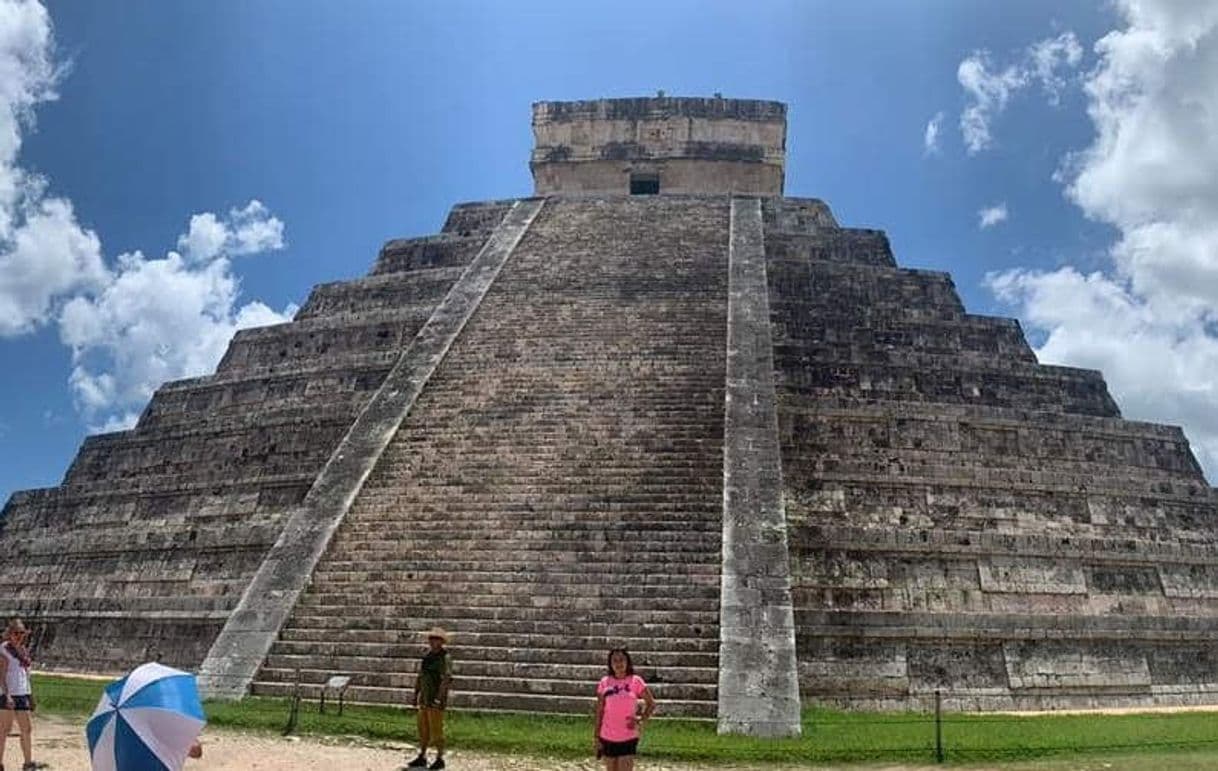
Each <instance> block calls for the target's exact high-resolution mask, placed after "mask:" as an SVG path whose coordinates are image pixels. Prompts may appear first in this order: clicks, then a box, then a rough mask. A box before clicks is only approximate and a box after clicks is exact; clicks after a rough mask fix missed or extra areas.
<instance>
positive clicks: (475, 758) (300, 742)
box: [5, 716, 919, 771]
mask: <svg viewBox="0 0 1218 771" xmlns="http://www.w3.org/2000/svg"><path fill="white" fill-rule="evenodd" d="M203 747H204V755H203V758H202V759H201V760H197V761H190V762H188V763H187V764H186V768H185V769H184V771H195V769H198V771H333V769H343V771H394V770H395V769H399V768H401V767H402V764H403V763H404V762H405V760H406V753H407V752H408V751H410V750H411V749H413V748H412V747H411V746H410V745H408V744H404V743H403V744H388V743H384V742H381V743H370V742H367V741H363V740H360V739H356V738H350V739H331V740H324V739H317V738H298V737H291V738H287V739H284V738H280V737H278V736H268V735H266V734H247V733H240V732H236V731H225V730H219V729H208V730H207V731H206V732H205V733H204V735H203ZM34 753H35V754H34V759H35V760H39V761H42V762H44V763H47V764H49V768H50V769H52V770H53V771H89V760H88V755H87V753H86V750H85V739H84V730H83V728H82V727H81V726H80V725H78V724H77V723H74V722H69V721H67V720H64V719H62V718H57V717H44V716H39V717H38V718H37V720H36V722H35V725H34ZM5 755H6V757H5V760H7V764H6V765H7V767H8V768H20V767H21V764H20V760H21V755H20V750H19V749H18V745H17V740H16V737H13V738H10V739H9V744H8V747H7V749H6V750H5ZM448 767H449V768H450V769H452V771H598V769H600V768H601V766H599V765H597V764H596V763H595V761H593V760H592V759H591V758H589V759H587V760H583V761H579V760H552V759H545V758H519V757H509V756H506V755H490V754H485V753H475V752H462V751H460V750H459V749H458V750H454V751H452V752H451V753H449V757H448ZM636 768H637V769H638V770H639V771H697V770H698V769H705V768H710V767H708V766H694V765H689V764H684V763H671V762H661V761H652V760H646V759H643V760H642V761H641V762H639V763H638V765H637V766H636ZM713 768H715V769H724V770H727V769H731V770H733V771H743V770H744V769H745V768H747V767H745V766H739V765H723V766H718V765H717V766H713ZM765 768H766V769H776V770H777V771H792V769H794V768H796V767H794V766H773V765H766V766H765ZM873 768H874V771H881V769H882V771H919V770H918V769H915V768H913V767H910V766H881V767H873ZM851 771H862V770H861V769H860V767H858V766H852V767H851Z"/></svg>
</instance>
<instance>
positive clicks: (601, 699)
mask: <svg viewBox="0 0 1218 771" xmlns="http://www.w3.org/2000/svg"><path fill="white" fill-rule="evenodd" d="M604 716H605V695H604V694H603V693H598V694H597V695H596V718H595V719H594V720H593V721H592V749H593V751H595V752H596V756H597V757H600V754H601V718H603V717H604Z"/></svg>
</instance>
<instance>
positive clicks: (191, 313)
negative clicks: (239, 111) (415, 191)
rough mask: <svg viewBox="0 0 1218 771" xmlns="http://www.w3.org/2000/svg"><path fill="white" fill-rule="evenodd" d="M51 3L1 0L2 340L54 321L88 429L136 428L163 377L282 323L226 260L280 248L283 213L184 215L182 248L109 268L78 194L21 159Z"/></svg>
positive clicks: (40, 84) (205, 366) (47, 77)
mask: <svg viewBox="0 0 1218 771" xmlns="http://www.w3.org/2000/svg"><path fill="white" fill-rule="evenodd" d="M63 74H64V69H63V67H61V66H60V65H59V64H58V63H57V62H56V58H55V45H54V34H53V28H52V24H51V19H50V16H49V14H48V13H47V10H46V8H45V7H44V6H43V5H42V4H41V3H40V2H37V0H0V337H12V336H16V335H21V334H25V333H28V332H31V331H33V330H35V329H37V328H38V327H39V326H41V325H44V324H51V323H55V322H58V325H59V335H60V338H61V339H62V340H63V342H64V343H65V344H67V345H68V346H70V347H71V349H72V358H73V370H72V373H71V375H70V377H69V380H68V382H69V385H70V388H71V389H72V393H73V395H74V397H75V400H76V403H77V405H78V407H79V409H80V411H81V412H82V413H83V415H84V416H85V418H86V420H88V421H89V422H90V423H92V424H93V426H94V427H97V428H101V429H115V428H120V427H126V426H130V425H131V424H132V423H133V422H134V421H135V419H136V418H137V417H138V415H139V411H140V410H141V409H142V407H143V405H144V403H145V402H146V401H147V400H148V397H149V396H150V395H151V394H152V392H153V390H155V388H156V387H157V386H158V385H160V384H161V383H162V382H164V381H165V380H169V379H173V378H180V377H189V376H191V375H199V374H203V373H206V372H210V371H211V370H213V369H214V368H215V366H216V364H217V363H218V362H219V360H220V357H221V356H222V355H223V353H224V349H225V347H226V346H227V344H228V341H229V339H230V338H231V337H232V335H233V333H234V332H235V331H236V330H237V329H240V328H243V327H249V326H258V325H263V324H273V323H277V322H281V321H285V320H287V319H288V318H290V316H291V314H292V313H294V312H295V309H294V307H293V306H288V307H287V308H285V309H284V310H283V311H281V312H277V311H274V310H272V309H271V308H269V307H267V306H266V305H264V304H262V303H260V302H247V303H244V304H241V303H240V302H239V281H238V279H237V277H236V276H235V275H234V273H233V270H232V264H231V258H233V257H237V256H241V255H249V254H257V253H259V252H266V251H271V250H275V249H282V248H283V246H284V240H283V231H284V226H283V222H282V221H280V220H279V219H278V218H277V217H275V216H274V215H273V214H272V213H271V212H270V210H269V209H268V208H267V207H266V206H265V205H264V204H262V203H261V202H260V201H258V200H251V201H249V203H247V204H246V205H245V206H242V207H237V208H233V209H230V210H229V211H228V212H227V213H226V214H224V215H222V216H217V215H215V214H213V213H211V212H204V213H201V214H197V215H195V216H193V217H192V218H191V219H190V223H189V227H188V230H187V232H186V233H185V234H183V236H182V237H181V238H180V239H179V246H178V248H179V249H180V250H181V253H178V252H169V253H168V254H166V255H165V256H164V257H163V258H160V259H147V258H145V257H144V256H143V255H142V254H140V253H138V252H136V253H133V254H125V255H121V256H120V257H118V258H117V259H116V260H115V261H114V264H112V265H107V264H106V261H105V259H104V257H103V251H102V244H101V239H100V238H99V237H98V236H97V234H96V233H94V232H93V231H92V230H89V229H87V228H84V227H82V226H81V225H80V223H79V222H78V221H77V219H76V214H75V211H74V209H73V206H72V202H71V201H70V200H68V199H67V198H64V197H60V196H54V195H50V194H49V193H48V190H49V189H50V184H49V182H48V181H47V180H45V179H43V178H41V177H39V176H37V175H35V174H32V173H30V172H28V171H27V170H25V169H23V168H22V167H21V166H20V165H19V163H18V159H19V154H20V150H21V143H22V132H24V131H28V130H30V129H31V128H32V126H33V118H34V109H35V107H36V106H37V105H38V104H40V103H43V102H46V101H49V100H53V99H56V98H57V94H56V91H55V87H56V84H57V82H58V81H59V79H60V78H61V77H62V76H63Z"/></svg>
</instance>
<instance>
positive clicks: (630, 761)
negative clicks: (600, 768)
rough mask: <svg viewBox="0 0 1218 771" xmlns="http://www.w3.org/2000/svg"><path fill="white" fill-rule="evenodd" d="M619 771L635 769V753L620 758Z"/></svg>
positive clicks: (618, 762) (632, 770)
mask: <svg viewBox="0 0 1218 771" xmlns="http://www.w3.org/2000/svg"><path fill="white" fill-rule="evenodd" d="M617 771H634V755H626V756H625V757H621V758H618V759H617Z"/></svg>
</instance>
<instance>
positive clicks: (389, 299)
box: [0, 97, 1218, 735]
mask: <svg viewBox="0 0 1218 771" xmlns="http://www.w3.org/2000/svg"><path fill="white" fill-rule="evenodd" d="M533 129H534V134H535V137H536V146H535V149H534V153H533V157H532V163H531V167H532V170H533V174H534V179H535V182H536V190H535V195H534V197H530V198H521V199H518V200H510V201H491V202H482V203H469V204H460V205H458V206H456V207H454V208H453V209H452V211H451V212H450V214H449V216H448V220H447V222H446V223H445V225H444V228H443V230H442V232H441V233H440V234H438V235H434V236H428V237H424V238H413V239H406V240H400V241H391V242H389V243H388V244H386V245H385V247H384V249H382V251H381V254H380V255H379V257H378V258H377V260H376V263H375V265H374V266H373V268H372V270H371V272H370V273H369V275H368V276H367V277H365V278H362V279H358V280H355V281H347V282H341V283H335V284H323V285H320V286H318V287H316V288H315V289H314V290H313V292H312V294H311V295H310V297H309V299H308V301H307V302H306V303H305V305H304V306H303V307H302V308H301V310H300V312H299V313H298V314H297V317H296V319H295V320H294V321H292V322H291V323H288V324H282V325H278V326H273V327H267V328H262V329H253V330H245V331H243V332H240V333H238V334H237V336H236V337H235V338H234V339H233V341H232V343H231V345H230V347H229V350H228V352H227V354H226V355H225V357H224V359H223V361H222V362H221V363H220V365H219V367H218V368H217V371H216V373H215V374H214V375H210V376H206V377H201V378H194V379H191V380H185V381H178V382H172V383H167V384H165V385H164V386H163V387H161V388H160V389H159V390H158V391H157V393H156V395H155V396H154V398H153V399H152V401H151V403H150V404H149V405H148V407H147V408H146V409H145V411H144V413H143V415H142V416H141V418H140V420H139V423H138V425H137V426H136V427H135V428H134V429H132V430H130V431H124V432H119V433H113V434H104V435H99V436H92V437H89V438H88V439H87V440H86V441H85V442H84V444H83V446H82V447H81V449H80V452H79V454H78V455H77V457H76V460H75V461H74V462H73V464H72V466H71V467H70V468H69V469H68V472H67V474H66V475H65V477H64V480H63V483H62V484H61V485H60V486H58V487H55V488H51V489H45V490H32V491H25V492H19V493H16V494H15V495H13V497H12V498H11V499H10V500H9V501H8V503H7V505H6V506H5V508H4V511H3V517H2V520H0V554H4V555H5V559H4V560H3V561H0V587H3V589H2V590H0V613H4V614H8V615H21V616H23V617H25V618H26V619H27V623H30V624H31V625H32V626H33V627H34V628H35V631H36V635H37V638H38V639H37V643H38V651H39V658H40V660H41V661H42V662H44V664H46V665H48V666H50V667H54V668H60V669H66V670H77V671H80V670H84V671H91V672H114V671H119V670H123V669H126V668H127V667H129V666H131V665H133V664H135V663H138V662H140V661H143V660H146V659H149V658H160V659H161V660H162V661H164V662H165V663H168V664H172V665H175V666H180V667H187V668H193V669H198V670H200V671H201V676H202V681H203V684H204V685H205V687H206V688H208V689H209V690H210V692H211V693H213V694H215V695H219V696H240V695H243V694H245V693H248V692H251V691H252V692H253V693H258V694H283V693H287V692H289V691H290V690H291V688H292V683H293V682H294V681H295V680H296V678H297V677H299V679H300V681H301V682H302V683H304V684H305V689H306V693H310V694H315V693H316V692H317V690H318V688H319V687H320V684H321V683H322V682H324V680H325V679H326V678H327V677H328V676H329V675H331V674H339V673H341V674H351V675H353V684H352V686H351V690H350V691H349V692H348V698H350V699H356V700H362V701H374V702H389V703H401V702H403V701H405V700H407V699H408V689H409V686H410V685H411V683H412V682H413V673H414V667H415V663H416V660H417V656H418V654H419V650H420V642H421V641H420V639H419V632H420V630H422V629H425V628H427V627H429V626H431V625H433V624H440V625H443V626H445V627H447V628H449V629H452V630H453V631H454V632H455V635H456V637H455V641H454V644H453V650H454V652H455V655H456V658H457V662H458V667H459V669H458V682H457V690H456V695H455V697H454V704H455V705H456V706H460V707H470V708H488V709H513V710H531V711H558V712H566V711H575V712H585V711H587V710H588V709H589V708H590V704H591V698H590V692H591V684H592V683H593V682H594V681H595V679H596V678H597V677H598V676H599V673H600V672H601V670H602V667H603V660H604V655H605V652H606V651H607V649H608V648H609V647H610V646H616V645H626V646H627V647H629V648H630V649H631V651H632V652H633V653H634V655H635V658H636V661H637V662H638V664H639V669H640V671H641V673H642V674H643V675H644V677H645V678H647V679H648V680H649V681H650V682H651V683H652V684H653V687H654V689H655V691H656V693H657V696H658V698H659V699H660V700H661V702H662V709H663V710H664V713H665V714H669V715H673V714H685V715H698V716H707V717H711V716H717V717H718V719H719V723H720V727H721V728H722V729H723V730H731V731H744V732H748V733H755V734H769V735H774V734H789V733H793V732H795V731H797V730H798V712H799V706H800V704H801V699H802V702H803V703H836V704H842V705H845V706H849V707H855V708H882V709H890V708H891V709H898V708H905V707H909V706H920V705H922V704H923V703H924V702H925V699H926V698H927V696H928V695H929V694H931V693H933V692H934V691H935V690H936V689H938V690H941V691H942V692H943V694H944V697H945V700H946V702H947V704H948V706H950V707H957V708H964V709H990V708H1015V709H1025V708H1049V707H1059V706H1090V705H1149V704H1196V703H1213V702H1215V701H1218V643H1216V642H1215V640H1216V639H1218V636H1216V635H1215V632H1218V559H1216V557H1218V551H1216V550H1215V535H1216V528H1215V525H1216V523H1218V520H1216V518H1215V515H1216V514H1218V510H1216V499H1215V495H1214V492H1213V490H1212V489H1211V488H1210V487H1209V486H1208V485H1207V484H1206V481H1205V479H1204V478H1203V476H1202V473H1201V471H1200V469H1199V467H1198V465H1197V463H1196V461H1195V459H1194V458H1193V455H1192V453H1191V451H1190V449H1189V446H1188V443H1187V441H1186V440H1185V438H1184V436H1183V434H1182V432H1181V431H1180V430H1179V429H1177V428H1173V427H1165V426H1157V425H1151V424H1146V423H1137V422H1132V421H1126V420H1122V419H1121V417H1120V413H1119V411H1118V409H1117V406H1116V405H1115V404H1114V402H1113V400H1112V398H1111V397H1110V396H1109V394H1108V391H1107V388H1106V386H1105V384H1104V381H1103V379H1102V377H1101V375H1100V374H1099V373H1097V372H1094V371H1088V370H1079V369H1071V368H1065V367H1051V366H1044V365H1041V364H1038V363H1037V361H1036V358H1035V356H1034V355H1033V353H1032V351H1031V349H1030V348H1029V346H1028V344H1027V343H1026V341H1025V340H1024V337H1023V334H1022V332H1021V330H1020V328H1019V325H1018V324H1017V323H1016V322H1014V321H1012V320H1008V319H997V318H989V317H983V316H975V315H970V314H968V313H966V312H965V310H964V308H963V307H962V305H961V303H960V301H959V298H958V297H957V294H956V292H955V290H954V287H953V285H952V281H951V278H950V277H949V276H948V275H946V274H943V273H936V272H930V271H922V270H908V269H903V268H900V267H898V266H897V264H896V262H895V260H894V259H893V256H892V253H891V251H890V249H889V246H888V241H887V239H886V238H885V236H884V234H883V233H881V232H879V231H874V230H863V229H855V228H844V227H841V226H839V225H838V223H837V222H836V221H835V220H834V218H833V216H832V214H831V213H830V211H829V208H828V207H827V206H826V205H825V204H824V203H822V202H821V201H817V200H812V199H797V198H787V197H783V195H782V191H783V179H784V160H785V144H786V108H785V106H784V105H782V104H780V103H776V102H763V101H751V100H732V99H720V98H715V99H691V98H664V97H659V98H649V99H610V100H599V101H588V102H542V103H538V104H536V105H534V108H533Z"/></svg>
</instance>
